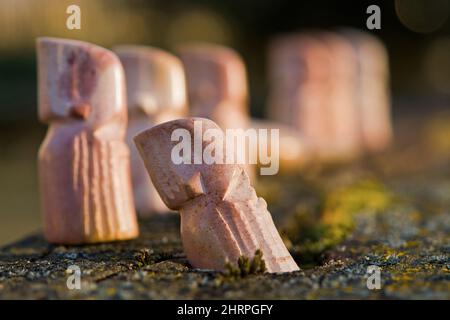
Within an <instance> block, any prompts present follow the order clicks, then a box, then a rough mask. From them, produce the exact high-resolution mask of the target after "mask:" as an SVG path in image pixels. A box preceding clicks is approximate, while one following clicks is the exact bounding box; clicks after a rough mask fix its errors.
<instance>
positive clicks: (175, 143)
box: [134, 118, 248, 210]
mask: <svg viewBox="0 0 450 320" xmlns="http://www.w3.org/2000/svg"><path fill="white" fill-rule="evenodd" d="M224 139H225V137H224V136H223V131H222V130H221V129H220V128H219V126H218V125H217V124H216V123H214V122H213V121H211V120H208V119H204V118H186V119H178V120H173V121H169V122H165V123H162V124H160V125H157V126H155V127H152V128H150V129H148V130H145V131H143V132H141V133H140V134H138V135H137V136H136V137H135V138H134V141H135V143H136V146H137V148H138V150H139V152H140V154H141V157H142V159H143V161H144V163H145V166H146V167H147V171H148V172H149V174H150V177H151V178H152V181H153V184H154V185H155V187H156V189H157V190H158V192H159V194H160V196H161V198H162V199H163V201H164V202H165V204H166V205H167V206H168V207H169V208H171V209H175V210H176V209H179V208H180V207H182V206H183V205H184V204H185V203H187V202H188V201H190V200H192V199H194V198H196V197H198V196H201V195H204V194H208V195H209V196H210V197H215V198H217V199H219V200H220V199H223V198H224V197H225V195H226V194H227V191H228V190H230V188H233V187H234V186H233V184H232V182H233V181H235V178H236V176H240V175H242V174H243V169H242V167H241V166H240V165H237V164H226V158H225V157H226V150H225V148H226V144H225V141H224ZM210 155H214V159H213V157H209V156H210ZM244 175H245V174H244ZM245 176H246V175H245ZM246 179H247V183H248V177H247V178H246Z"/></svg>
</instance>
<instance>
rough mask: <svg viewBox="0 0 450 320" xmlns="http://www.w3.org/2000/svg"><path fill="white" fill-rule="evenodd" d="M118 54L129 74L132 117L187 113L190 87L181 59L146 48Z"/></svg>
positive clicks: (127, 49)
mask: <svg viewBox="0 0 450 320" xmlns="http://www.w3.org/2000/svg"><path fill="white" fill-rule="evenodd" d="M114 51H115V52H116V53H117V55H118V56H119V58H120V61H121V62H122V64H123V67H124V70H125V78H126V83H127V94H128V108H129V110H130V114H131V113H134V112H143V113H145V114H147V115H150V116H151V115H155V114H158V113H161V112H167V113H171V114H175V115H180V114H181V115H182V114H184V113H185V111H186V83H185V77H184V70H183V65H182V63H181V61H180V60H179V59H178V58H177V57H175V56H174V55H172V54H170V53H168V52H166V51H164V50H161V49H157V48H152V47H145V46H132V45H130V46H119V47H117V48H115V49H114Z"/></svg>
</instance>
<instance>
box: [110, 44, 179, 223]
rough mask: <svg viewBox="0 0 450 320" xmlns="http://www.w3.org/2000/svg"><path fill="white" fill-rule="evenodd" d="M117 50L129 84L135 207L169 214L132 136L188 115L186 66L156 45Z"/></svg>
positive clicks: (143, 211)
mask: <svg viewBox="0 0 450 320" xmlns="http://www.w3.org/2000/svg"><path fill="white" fill-rule="evenodd" d="M114 51H115V52H116V53H117V55H118V56H119V58H120V60H121V62H122V64H123V67H124V69H125V78H126V83H127V93H128V114H129V116H128V119H129V120H128V130H127V143H128V145H129V147H130V150H131V169H132V170H131V172H132V181H133V191H134V202H135V205H136V209H137V211H138V212H139V214H140V215H142V216H148V215H151V214H159V213H167V212H169V209H168V208H167V207H166V205H165V204H164V203H163V201H162V200H161V197H160V196H159V195H158V192H157V191H156V190H155V187H154V186H153V184H152V182H151V180H150V178H149V176H148V174H147V170H146V169H145V167H144V163H143V162H142V159H141V157H140V156H139V154H138V151H137V149H136V146H135V144H134V142H133V140H132V139H133V137H134V136H135V135H136V134H137V133H139V132H141V131H143V130H145V129H148V128H150V127H152V126H154V125H156V124H159V123H161V122H165V121H169V120H173V119H177V118H182V117H184V116H186V115H187V103H186V83H185V77H184V70H183V66H182V63H181V61H180V60H179V59H178V58H177V57H175V56H174V55H172V54H170V53H168V52H166V51H164V50H161V49H157V48H152V47H145V46H119V47H117V48H115V50H114Z"/></svg>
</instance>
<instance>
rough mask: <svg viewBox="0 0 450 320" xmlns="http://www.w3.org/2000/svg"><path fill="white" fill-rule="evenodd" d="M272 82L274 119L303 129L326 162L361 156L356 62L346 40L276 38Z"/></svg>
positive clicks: (326, 35) (309, 35)
mask: <svg viewBox="0 0 450 320" xmlns="http://www.w3.org/2000/svg"><path fill="white" fill-rule="evenodd" d="M269 81H270V94H269V106H268V115H269V118H271V119H274V120H278V121H281V122H283V123H286V124H288V125H291V126H293V127H294V128H296V129H297V130H299V131H300V133H301V134H302V135H303V136H304V137H305V139H306V140H308V141H310V142H311V147H312V150H313V151H314V152H315V153H316V155H317V156H318V157H319V158H321V159H324V160H337V159H346V158H352V157H354V156H357V155H358V154H359V152H360V149H361V134H360V130H359V111H358V107H357V103H356V87H355V83H356V81H357V76H356V57H355V55H354V52H353V50H352V48H351V45H350V44H349V43H348V41H347V40H346V39H345V38H344V37H341V36H339V35H338V34H335V33H331V32H318V31H314V32H306V33H301V34H294V35H288V36H283V37H280V38H278V39H276V40H275V41H274V42H273V44H272V46H271V47H270V52H269Z"/></svg>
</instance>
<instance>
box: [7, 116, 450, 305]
mask: <svg viewBox="0 0 450 320" xmlns="http://www.w3.org/2000/svg"><path fill="white" fill-rule="evenodd" d="M449 123H450V115H449V114H447V115H440V116H438V117H436V119H434V120H432V121H423V125H421V126H414V128H415V130H414V132H411V131H410V130H409V131H405V132H407V133H408V139H412V141H414V142H415V143H414V147H413V148H412V147H410V146H411V144H403V141H404V137H403V136H402V135H401V134H399V135H398V136H397V142H398V145H397V149H396V151H391V152H390V153H388V154H382V155H379V156H373V157H371V158H369V159H365V160H366V161H364V162H360V163H351V164H347V165H334V166H329V167H321V168H309V169H308V170H307V171H305V172H303V173H299V174H298V175H293V174H292V175H290V176H286V177H275V178H274V177H265V178H264V179H261V182H260V183H259V186H258V188H257V189H258V190H257V191H258V194H259V195H261V196H263V197H265V198H266V200H267V201H268V203H269V209H270V211H271V212H272V214H273V216H274V220H275V222H276V224H277V225H278V227H279V229H280V230H281V233H282V234H283V237H284V239H285V243H286V245H287V247H288V248H289V250H290V251H291V253H292V255H293V257H294V258H295V259H296V261H297V262H298V264H299V265H300V267H301V268H302V271H299V272H295V273H291V274H283V275H277V274H264V275H248V276H246V277H243V278H241V277H236V276H230V274H228V273H219V272H211V271H199V270H194V269H192V268H191V267H190V266H189V264H188V263H187V260H186V258H185V255H184V254H183V252H182V247H181V243H180V237H179V217H178V215H177V214H173V215H167V216H156V217H152V218H149V219H147V220H141V221H140V222H141V223H140V226H141V235H140V237H139V238H138V239H136V240H132V241H128V242H117V243H108V244H99V245H88V246H55V245H49V244H47V243H46V242H45V241H44V240H43V238H42V236H41V235H40V234H37V235H33V236H30V237H28V238H26V239H24V240H22V241H19V242H17V243H13V244H11V245H9V246H6V247H3V248H2V249H1V250H0V298H3V299H7V298H52V299H56V298H82V299H84V298H89V299H109V298H119V299H131V298H138V299H141V298H142V299H148V298H150V299H167V298H172V299H173V298H178V299H180V298H187V299H207V298H226V299H227V298H230V299H248V298H269V299H270V298H273V299H279V298H283V299H305V298H306V299H327V298H332V299H337V298H344V299H350V298H363V299H366V298H367V299H384V298H387V299H398V298H409V299H421V298H425V299H435V298H436V299H450V212H449V211H450V168H449V166H448V163H450V161H449V160H450V144H449V141H450V139H449V138H450V129H449V128H450V126H449ZM404 125H405V128H411V123H409V122H405V123H404ZM402 126H403V125H400V126H398V127H397V128H398V130H400V131H401V130H402V128H403V127H402ZM424 155H427V157H425V156H424ZM73 264H76V265H78V266H79V267H80V268H81V270H82V283H81V284H82V290H68V289H67V286H66V279H67V276H68V274H66V272H65V270H66V269H67V267H68V266H70V265H73ZM369 265H376V266H379V267H380V268H381V290H368V289H367V287H366V279H367V275H366V270H367V267H368V266H369Z"/></svg>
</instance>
